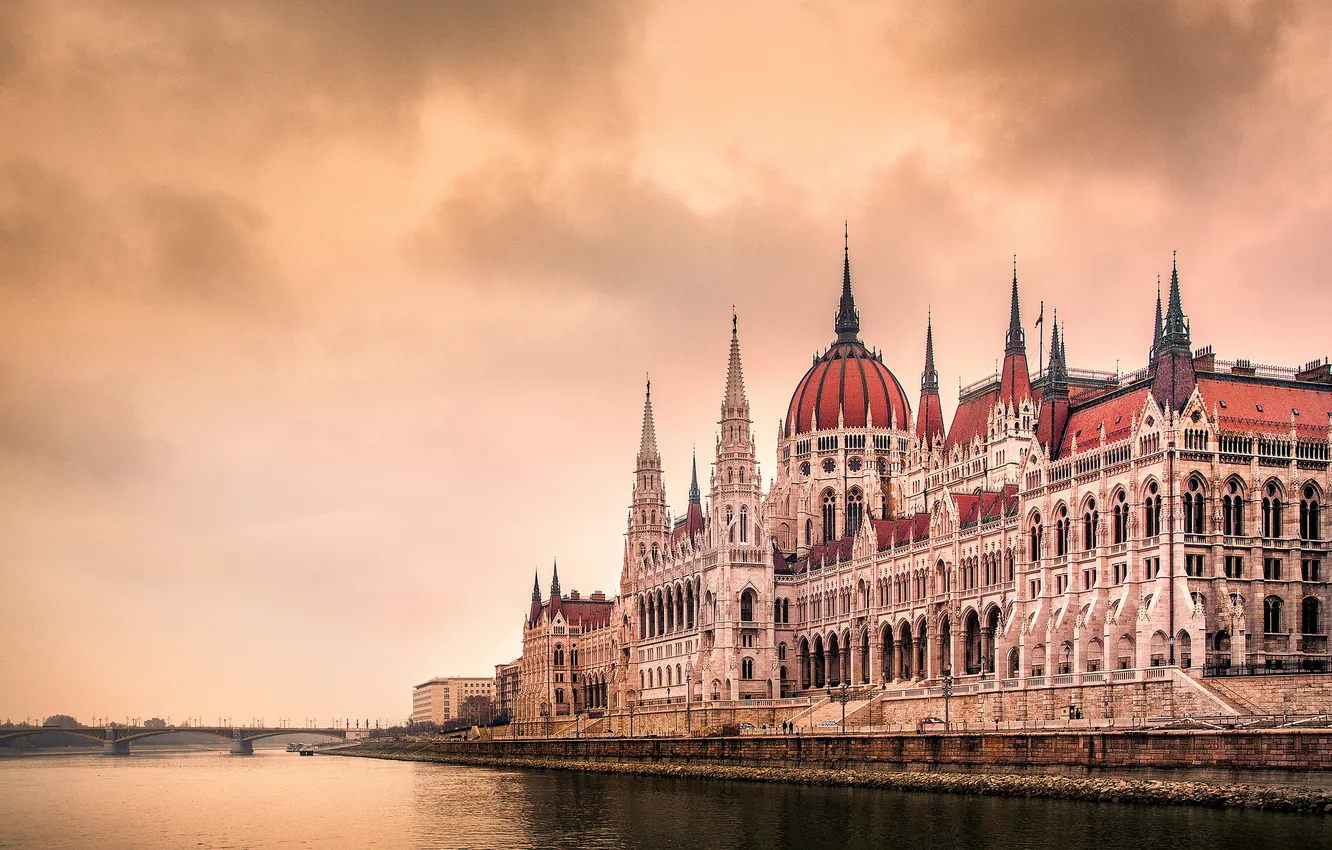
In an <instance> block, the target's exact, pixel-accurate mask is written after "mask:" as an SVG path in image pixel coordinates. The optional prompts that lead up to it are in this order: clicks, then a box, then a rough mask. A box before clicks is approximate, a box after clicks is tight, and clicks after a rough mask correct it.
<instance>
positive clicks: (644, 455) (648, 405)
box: [638, 378, 661, 469]
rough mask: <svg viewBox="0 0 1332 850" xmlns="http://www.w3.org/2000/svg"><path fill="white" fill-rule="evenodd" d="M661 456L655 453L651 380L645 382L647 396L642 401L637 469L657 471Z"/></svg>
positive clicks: (655, 440)
mask: <svg viewBox="0 0 1332 850" xmlns="http://www.w3.org/2000/svg"><path fill="white" fill-rule="evenodd" d="M660 466H661V455H660V454H659V453H658V452H657V428H656V425H655V424H654V423H653V421H652V380H651V379H650V378H649V379H648V382H647V396H646V398H645V399H644V401H643V435H642V438H641V439H640V440H639V444H638V468H639V469H658V468H660Z"/></svg>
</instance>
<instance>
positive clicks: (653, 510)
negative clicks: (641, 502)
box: [652, 508, 657, 525]
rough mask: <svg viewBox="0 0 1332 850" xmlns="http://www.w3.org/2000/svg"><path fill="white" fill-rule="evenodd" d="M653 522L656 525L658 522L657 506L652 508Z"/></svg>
mask: <svg viewBox="0 0 1332 850" xmlns="http://www.w3.org/2000/svg"><path fill="white" fill-rule="evenodd" d="M652 524H653V525H656V524H657V509H656V508H653V509H652Z"/></svg>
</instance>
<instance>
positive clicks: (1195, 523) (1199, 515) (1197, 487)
mask: <svg viewBox="0 0 1332 850" xmlns="http://www.w3.org/2000/svg"><path fill="white" fill-rule="evenodd" d="M1203 504H1204V502H1203V485H1202V482H1201V481H1199V480H1198V479H1197V478H1190V479H1189V486H1188V489H1187V490H1186V491H1185V493H1184V533H1185V534H1203V533H1205V532H1204V530H1203V529H1204V527H1205V526H1204V523H1203Z"/></svg>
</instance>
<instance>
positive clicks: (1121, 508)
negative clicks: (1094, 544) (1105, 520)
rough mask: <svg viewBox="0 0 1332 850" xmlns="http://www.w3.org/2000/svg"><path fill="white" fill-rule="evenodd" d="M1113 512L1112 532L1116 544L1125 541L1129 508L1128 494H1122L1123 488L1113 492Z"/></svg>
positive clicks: (1126, 540)
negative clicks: (1113, 523)
mask: <svg viewBox="0 0 1332 850" xmlns="http://www.w3.org/2000/svg"><path fill="white" fill-rule="evenodd" d="M1113 512H1114V515H1115V527H1114V534H1113V538H1114V543H1115V545H1118V544H1120V543H1127V542H1128V520H1129V508H1128V496H1126V495H1124V491H1123V490H1120V491H1118V492H1117V493H1115V505H1114V508H1113Z"/></svg>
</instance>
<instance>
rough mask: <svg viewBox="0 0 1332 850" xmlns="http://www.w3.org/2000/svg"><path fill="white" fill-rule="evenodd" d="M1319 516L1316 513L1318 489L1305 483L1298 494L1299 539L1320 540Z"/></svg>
mask: <svg viewBox="0 0 1332 850" xmlns="http://www.w3.org/2000/svg"><path fill="white" fill-rule="evenodd" d="M1320 520H1321V518H1320V517H1319V515H1318V489H1317V488H1316V487H1314V486H1313V485H1312V484H1305V485H1304V491H1303V492H1302V493H1301V494H1300V539H1301V540H1322V539H1323V537H1322V533H1321V532H1322V528H1321V527H1320V526H1321V525H1322V523H1321V521H1320Z"/></svg>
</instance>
